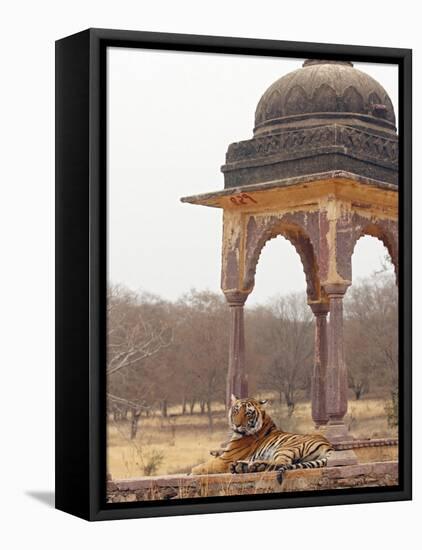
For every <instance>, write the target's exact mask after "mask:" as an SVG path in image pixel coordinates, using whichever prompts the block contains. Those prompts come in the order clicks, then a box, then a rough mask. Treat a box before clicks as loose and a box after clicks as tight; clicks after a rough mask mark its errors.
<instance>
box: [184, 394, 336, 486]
mask: <svg viewBox="0 0 422 550" xmlns="http://www.w3.org/2000/svg"><path fill="white" fill-rule="evenodd" d="M265 403H266V400H263V401H257V400H256V399H252V398H243V399H239V398H237V397H235V396H234V395H232V398H231V407H230V411H229V425H230V428H231V431H232V435H231V438H230V441H229V442H228V443H227V444H226V447H225V448H224V449H222V450H221V451H218V452H215V451H214V452H211V454H212V455H213V458H211V459H210V460H208V461H207V462H204V463H203V464H199V465H198V466H195V467H194V468H192V472H191V473H192V474H196V475H201V474H217V473H226V472H227V473H229V472H231V473H233V474H241V473H242V474H243V473H247V472H263V471H265V470H277V471H278V475H277V479H278V481H279V482H280V483H281V481H282V478H283V472H284V471H286V470H294V469H298V468H320V467H322V466H326V465H327V456H328V454H329V453H330V451H332V450H333V447H332V446H331V444H330V442H329V441H328V440H327V439H326V438H325V437H324V436H322V435H320V434H314V435H299V434H294V433H288V432H283V431H282V430H279V429H277V427H276V425H275V424H274V422H273V421H272V419H271V417H270V416H269V415H268V413H267V412H266V411H265V409H264V408H263V407H262V405H264V404H265Z"/></svg>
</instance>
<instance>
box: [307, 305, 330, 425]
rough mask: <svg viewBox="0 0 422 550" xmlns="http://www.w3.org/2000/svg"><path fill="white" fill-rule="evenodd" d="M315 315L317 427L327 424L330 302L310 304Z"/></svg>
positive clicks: (313, 397)
mask: <svg viewBox="0 0 422 550" xmlns="http://www.w3.org/2000/svg"><path fill="white" fill-rule="evenodd" d="M310 307H311V309H312V311H313V313H314V315H315V346H314V369H313V373H312V379H311V404H312V419H313V421H314V423H315V428H317V429H318V428H319V427H320V426H323V425H325V424H327V421H328V416H327V410H326V401H327V396H326V370H327V351H328V350H327V313H328V310H329V303H328V302H318V303H313V304H310Z"/></svg>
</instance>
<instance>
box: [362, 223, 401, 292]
mask: <svg viewBox="0 0 422 550" xmlns="http://www.w3.org/2000/svg"><path fill="white" fill-rule="evenodd" d="M366 236H369V237H374V238H376V239H378V240H379V241H381V242H382V244H383V245H384V246H385V248H386V249H387V251H388V254H389V255H390V259H391V262H392V264H393V266H394V273H395V275H396V283H397V284H398V278H399V269H398V248H397V241H396V238H395V236H394V235H393V234H392V232H391V231H389V230H388V229H387V228H386V227H383V226H381V225H380V224H377V223H374V222H371V223H368V224H367V225H365V226H364V227H363V228H362V229H361V230H360V231H359V232H358V234H357V235H356V237H355V239H354V241H353V243H352V256H353V254H354V251H355V248H356V244H357V242H358V241H359V239H361V238H362V237H366Z"/></svg>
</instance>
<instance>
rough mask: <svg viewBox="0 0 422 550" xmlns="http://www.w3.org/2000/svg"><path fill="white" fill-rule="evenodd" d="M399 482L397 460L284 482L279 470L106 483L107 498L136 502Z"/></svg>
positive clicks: (298, 473)
mask: <svg viewBox="0 0 422 550" xmlns="http://www.w3.org/2000/svg"><path fill="white" fill-rule="evenodd" d="M397 484H398V463H397V462H396V461H390V462H372V463H366V464H354V465H350V466H334V467H326V468H315V469H309V470H291V471H287V472H285V474H284V476H283V483H282V484H281V485H280V484H279V483H278V481H277V473H276V472H260V473H253V474H213V475H209V476H191V475H172V476H159V477H148V478H138V479H127V480H111V481H109V482H108V483H107V496H108V502H134V501H138V500H139V501H141V500H163V499H164V500H168V499H180V498H195V497H205V496H231V495H246V494H249V495H253V494H263V493H284V492H297V491H310V490H311V491H312V490H327V489H341V488H350V487H379V486H393V485H397Z"/></svg>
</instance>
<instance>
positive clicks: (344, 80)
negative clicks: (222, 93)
mask: <svg viewBox="0 0 422 550" xmlns="http://www.w3.org/2000/svg"><path fill="white" fill-rule="evenodd" d="M327 118H329V119H341V120H343V121H344V122H346V121H347V120H351V119H353V120H354V121H355V122H357V123H358V125H359V121H360V122H361V123H363V124H364V125H365V126H366V127H369V128H371V127H372V128H373V129H375V130H376V129H377V128H378V129H383V130H384V131H385V130H387V131H388V130H390V131H394V132H395V130H396V128H395V120H396V119H395V115H394V109H393V105H392V103H391V100H390V98H389V97H388V94H387V92H386V91H385V90H384V88H383V87H382V86H381V84H380V83H379V82H377V81H376V80H375V79H374V78H372V77H371V76H369V75H368V74H366V73H364V72H362V71H359V70H358V69H355V68H354V67H353V64H352V63H351V62H348V61H324V60H307V61H305V62H304V63H303V66H302V68H299V69H297V70H296V71H293V72H291V73H288V74H287V75H285V76H283V77H281V78H280V79H278V80H277V81H276V82H274V83H273V84H272V85H271V86H270V87H269V88H268V89H267V91H266V92H265V93H264V95H263V96H262V98H261V100H260V101H259V103H258V106H257V108H256V112H255V130H254V134H255V135H256V136H258V135H262V134H268V133H269V132H274V131H279V130H282V129H288V128H289V127H295V126H297V125H298V122H299V121H304V120H305V119H306V124H311V123H312V122H311V121H312V119H313V120H315V121H318V123H319V124H320V123H321V119H327ZM299 124H300V125H301V126H303V122H302V123H300V122H299Z"/></svg>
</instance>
